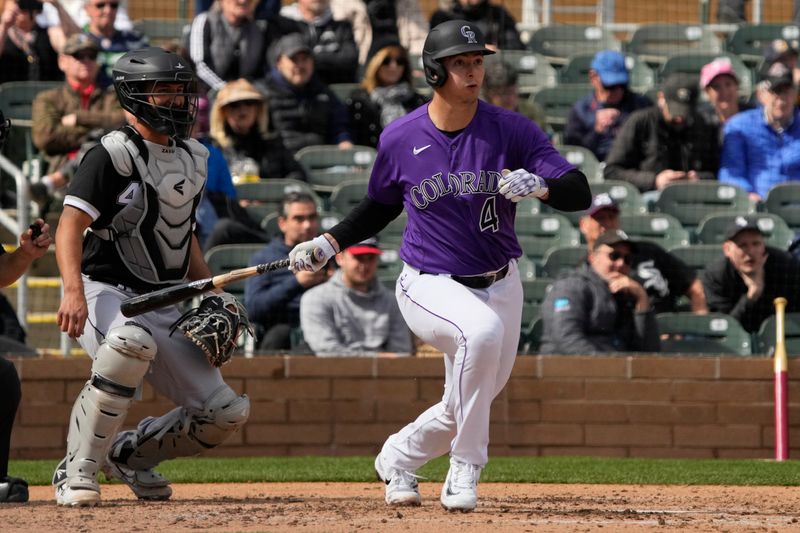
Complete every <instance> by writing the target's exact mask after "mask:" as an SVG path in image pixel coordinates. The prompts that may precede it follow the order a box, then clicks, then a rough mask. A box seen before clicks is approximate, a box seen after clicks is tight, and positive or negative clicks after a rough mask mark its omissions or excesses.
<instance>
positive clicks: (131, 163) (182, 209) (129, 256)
mask: <svg viewBox="0 0 800 533" xmlns="http://www.w3.org/2000/svg"><path fill="white" fill-rule="evenodd" d="M127 129H128V128H123V130H119V131H114V132H112V133H109V134H108V135H106V136H104V137H103V139H102V144H103V147H105V149H106V150H107V151H108V153H109V154H110V155H111V160H112V162H113V164H114V168H115V169H116V171H117V172H119V174H121V175H122V176H131V175H133V174H134V171H135V173H138V175H139V177H140V178H141V182H140V184H141V185H140V186H139V187H136V186H132V187H131V189H130V192H129V195H128V196H126V197H124V198H122V200H123V201H125V202H126V205H125V207H123V208H122V210H121V211H120V212H119V213H117V215H116V216H115V217H114V219H113V221H112V223H111V226H110V227H109V228H108V229H109V231H108V233H107V234H104V232H95V233H97V234H98V236H100V237H101V238H111V239H113V240H114V241H115V244H116V248H117V251H118V252H119V255H120V257H121V258H122V261H123V262H124V263H125V264H126V266H127V267H128V268H129V269H130V271H131V272H132V273H133V274H134V275H136V277H138V278H140V279H142V280H144V281H146V282H149V283H162V282H166V281H178V280H182V279H184V278H185V276H186V274H187V272H188V269H189V257H190V249H191V236H192V225H193V223H194V212H195V208H196V206H197V203H198V202H199V199H200V193H201V192H202V190H203V187H204V186H205V182H206V174H207V159H208V150H207V149H206V148H205V147H204V146H203V145H202V144H200V143H199V142H197V141H195V140H193V139H190V140H187V141H183V142H182V141H179V142H178V143H177V144H176V145H173V146H162V145H159V144H154V143H150V142H147V141H143V140H142V139H141V138H140V137H138V135H137V134H136V133H135V132H134V133H129V132H126V130H127Z"/></svg>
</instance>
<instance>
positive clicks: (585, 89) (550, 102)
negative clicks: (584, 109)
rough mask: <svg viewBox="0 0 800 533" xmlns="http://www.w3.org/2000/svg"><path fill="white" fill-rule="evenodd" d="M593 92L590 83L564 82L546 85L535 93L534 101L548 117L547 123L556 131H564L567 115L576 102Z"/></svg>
mask: <svg viewBox="0 0 800 533" xmlns="http://www.w3.org/2000/svg"><path fill="white" fill-rule="evenodd" d="M591 92H592V86H591V85H589V84H588V83H576V84H571V85H567V84H562V85H560V86H559V87H546V88H544V89H542V90H540V91H538V92H536V93H535V94H534V95H533V102H534V103H535V104H537V105H539V106H540V107H541V108H542V110H543V111H544V114H545V116H546V117H547V124H548V125H549V126H551V127H552V128H553V130H554V131H556V132H558V133H560V132H562V131H564V127H565V126H566V124H567V117H569V112H570V110H571V109H572V106H574V105H575V102H577V101H578V100H580V99H581V98H583V97H584V96H586V95H587V94H589V93H591Z"/></svg>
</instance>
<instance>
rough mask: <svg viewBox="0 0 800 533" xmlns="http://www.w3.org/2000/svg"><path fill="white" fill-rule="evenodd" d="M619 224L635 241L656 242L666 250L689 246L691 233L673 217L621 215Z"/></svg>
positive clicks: (648, 214)
mask: <svg viewBox="0 0 800 533" xmlns="http://www.w3.org/2000/svg"><path fill="white" fill-rule="evenodd" d="M619 223H620V228H622V229H623V230H624V231H625V233H627V234H628V235H629V236H630V237H631V238H632V239H633V240H637V241H650V242H654V243H656V244H658V245H659V246H661V247H662V248H665V249H669V248H673V247H675V246H686V245H687V244H689V232H688V231H686V230H685V229H684V228H683V226H682V225H681V223H680V222H678V219H677V218H675V217H673V216H671V215H667V214H663V213H645V214H642V215H621V216H620V219H619Z"/></svg>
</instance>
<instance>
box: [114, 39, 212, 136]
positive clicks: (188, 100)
mask: <svg viewBox="0 0 800 533" xmlns="http://www.w3.org/2000/svg"><path fill="white" fill-rule="evenodd" d="M112 76H113V78H114V89H115V90H116V92H117V98H119V102H120V105H121V106H122V108H123V109H125V110H126V111H129V112H130V113H132V114H133V115H134V116H136V118H137V119H139V120H140V121H142V122H144V123H145V124H147V125H148V126H149V127H151V128H153V129H154V130H155V131H157V132H159V133H163V134H166V135H169V136H170V137H179V138H187V137H188V136H189V134H190V133H191V129H192V124H194V120H195V116H196V115H197V81H196V80H195V76H194V72H193V71H192V69H191V67H190V66H189V64H188V62H187V61H186V60H184V59H183V58H181V57H180V56H178V55H177V54H175V53H172V52H168V51H167V50H164V49H163V48H156V47H150V48H143V49H141V50H134V51H131V52H128V53H126V54H125V55H124V56H122V57H121V58H119V60H118V61H117V62H116V64H115V65H114V69H113V71H112ZM172 85H178V86H179V88H177V87H170V86H172ZM165 89H166V90H165Z"/></svg>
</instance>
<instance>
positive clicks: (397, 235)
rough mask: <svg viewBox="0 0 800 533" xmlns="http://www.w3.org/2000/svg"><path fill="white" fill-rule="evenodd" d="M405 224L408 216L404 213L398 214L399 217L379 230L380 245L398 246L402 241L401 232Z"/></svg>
mask: <svg viewBox="0 0 800 533" xmlns="http://www.w3.org/2000/svg"><path fill="white" fill-rule="evenodd" d="M407 223H408V215H407V214H406V213H405V212H403V213H400V216H398V217H397V218H396V219H394V220H392V221H391V222H389V224H388V225H387V226H386V227H385V228H383V229H382V230H381V232H380V234H379V235H380V241H381V243H387V244H388V243H393V244H395V245H398V246H399V245H400V243H401V242H402V240H403V232H404V231H405V229H406V224H407Z"/></svg>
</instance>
